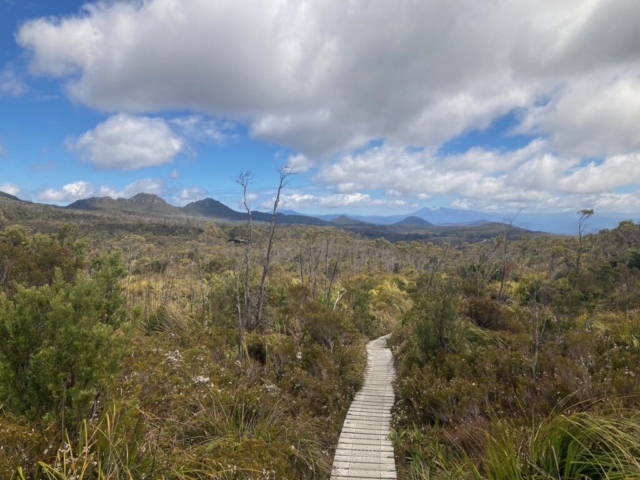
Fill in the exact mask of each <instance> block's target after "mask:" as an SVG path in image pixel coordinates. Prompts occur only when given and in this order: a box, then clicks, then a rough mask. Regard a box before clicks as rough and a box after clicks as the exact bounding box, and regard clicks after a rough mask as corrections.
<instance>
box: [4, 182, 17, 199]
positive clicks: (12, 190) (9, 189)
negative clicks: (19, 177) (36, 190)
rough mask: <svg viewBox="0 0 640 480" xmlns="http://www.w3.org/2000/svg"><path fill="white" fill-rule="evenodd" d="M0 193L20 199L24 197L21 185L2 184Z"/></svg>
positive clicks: (12, 183)
mask: <svg viewBox="0 0 640 480" xmlns="http://www.w3.org/2000/svg"><path fill="white" fill-rule="evenodd" d="M0 192H4V193H8V194H9V195H13V196H14V197H20V196H21V195H22V190H21V189H20V185H18V184H17V183H14V182H6V183H0Z"/></svg>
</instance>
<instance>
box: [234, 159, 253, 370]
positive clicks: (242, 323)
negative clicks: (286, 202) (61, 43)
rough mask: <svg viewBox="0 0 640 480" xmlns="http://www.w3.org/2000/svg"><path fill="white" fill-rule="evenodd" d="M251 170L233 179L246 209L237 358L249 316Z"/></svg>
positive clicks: (240, 271) (237, 299) (238, 286)
mask: <svg viewBox="0 0 640 480" xmlns="http://www.w3.org/2000/svg"><path fill="white" fill-rule="evenodd" d="M253 177H254V174H253V173H252V172H251V170H245V171H243V172H240V174H238V176H237V177H236V179H235V181H236V183H237V184H238V185H240V186H241V187H242V203H243V205H244V208H245V210H246V211H247V238H246V241H245V243H244V259H243V262H242V264H241V266H240V268H239V272H238V275H237V276H236V311H237V314H238V358H242V352H243V347H242V344H243V335H244V329H245V327H246V325H247V323H248V320H249V318H250V316H251V285H250V281H249V280H250V275H251V244H252V241H253V217H252V216H251V208H250V207H249V202H248V199H247V189H248V188H249V184H250V183H251V180H252V179H253ZM243 269H244V305H241V304H240V275H242V270H243Z"/></svg>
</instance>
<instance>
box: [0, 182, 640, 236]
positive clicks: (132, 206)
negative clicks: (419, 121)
mask: <svg viewBox="0 0 640 480" xmlns="http://www.w3.org/2000/svg"><path fill="white" fill-rule="evenodd" d="M0 200H4V201H16V202H21V201H22V200H20V199H19V198H18V197H16V196H14V195H10V194H8V193H4V192H0ZM65 208H68V209H73V210H96V211H105V212H114V213H115V212H121V213H125V214H142V215H145V214H146V215H158V216H185V215H186V216H200V217H207V218H211V219H214V220H228V221H245V220H246V219H247V213H246V212H239V211H236V210H233V209H231V208H229V207H228V206H226V205H224V204H223V203H221V202H219V201H217V200H214V199H212V198H205V199H203V200H198V201H196V202H192V203H190V204H188V205H186V206H184V207H176V206H174V205H170V204H169V203H167V202H166V201H165V200H163V199H162V198H160V197H158V196H157V195H152V194H149V193H139V194H137V195H135V196H134V197H131V198H128V199H124V198H117V199H114V198H111V197H92V198H87V199H83V200H78V201H76V202H73V203H72V204H70V205H68V206H67V207H65ZM514 215H515V214H513V213H503V212H502V213H501V212H480V211H475V210H463V209H454V208H421V209H420V210H418V211H416V212H413V213H411V214H407V215H389V216H382V215H371V216H366V215H346V214H335V215H306V214H301V213H298V212H296V211H293V210H282V211H281V212H280V213H278V215H277V217H278V222H279V223H283V224H301V225H333V226H338V227H346V228H357V227H359V228H362V227H366V226H367V225H368V226H371V227H372V228H373V226H374V225H379V226H389V227H398V228H400V227H402V228H403V229H404V230H406V229H414V230H416V229H428V228H430V227H436V226H437V227H443V226H448V227H480V226H483V225H487V224H494V223H504V222H505V221H506V222H509V221H511V220H512V219H513V217H514ZM252 217H253V219H254V220H255V221H259V222H268V221H269V220H270V218H271V214H270V213H265V212H259V211H253V212H252ZM623 220H633V221H635V222H638V221H640V213H638V214H635V213H634V214H631V213H616V212H607V213H603V214H599V213H598V212H596V213H595V214H594V215H593V216H592V217H591V218H590V219H589V221H588V226H587V231H589V232H594V231H598V230H601V229H603V228H614V227H616V226H617V225H618V223H620V222H621V221H623ZM513 225H514V226H517V227H520V228H523V229H527V230H533V231H538V232H548V233H556V234H568V235H574V234H576V233H577V229H578V216H577V215H576V212H563V213H532V212H524V211H523V212H520V213H519V214H518V215H517V216H516V218H515V220H513Z"/></svg>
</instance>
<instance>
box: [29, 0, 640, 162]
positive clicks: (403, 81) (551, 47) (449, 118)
mask: <svg viewBox="0 0 640 480" xmlns="http://www.w3.org/2000/svg"><path fill="white" fill-rule="evenodd" d="M390 19H392V20H393V21H390ZM638 23H640V18H639V14H638V9H637V8H635V7H634V5H633V2H629V0H594V1H591V2H583V1H581V0H567V1H563V2H557V1H555V0H541V1H538V2H528V1H525V0H516V1H514V2H475V1H473V0H457V1H453V2H452V1H449V0H436V1H432V2H387V1H384V0H376V1H374V2H373V3H372V2H371V1H368V0H356V1H353V2H343V1H341V0H326V1H322V2H317V1H311V0H303V1H299V2H291V1H287V0H265V1H263V2H259V4H255V2H250V1H249V0H238V1H235V2H221V1H204V0H198V1H186V0H150V1H145V2H99V3H94V4H86V5H85V6H83V7H82V9H81V11H80V12H79V13H77V14H76V15H70V16H66V17H63V18H39V19H34V20H31V21H28V22H26V23H25V24H23V25H22V26H21V28H20V29H19V31H18V32H17V35H16V38H17V41H18V43H19V44H20V45H22V46H23V47H24V48H25V49H27V50H28V51H29V52H30V68H31V71H32V72H34V73H36V74H42V75H51V76H55V77H60V78H63V79H65V82H66V89H67V92H68V94H69V96H70V97H71V98H72V99H74V100H75V101H79V102H82V103H85V104H87V105H90V106H93V107H96V108H99V109H102V110H107V111H114V110H115V111H126V112H148V111H158V110H167V109H178V108H187V109H189V108H192V109H198V110H199V109H205V110H206V111H208V112H209V113H210V114H212V115H218V116H225V117H232V118H236V119H240V120H242V121H244V122H247V123H248V124H249V125H250V132H251V133H252V134H253V135H255V136H257V137H260V138H266V139H268V140H272V141H275V142H278V143H281V144H286V145H288V146H291V147H293V148H296V149H298V150H299V151H302V152H304V153H307V154H318V153H321V152H328V151H329V152H331V151H336V150H344V149H348V148H351V147H353V146H355V145H359V144H362V143H364V142H366V141H368V140H370V139H373V138H386V139H388V140H389V141H390V142H392V143H393V142H399V143H403V144H412V145H433V144H438V143H440V142H442V141H444V140H446V139H448V138H450V137H452V136H455V135H457V134H459V133H461V132H464V131H467V130H469V129H474V128H483V127H486V126H488V125H489V124H490V123H491V121H492V120H493V119H495V118H496V117H498V116H501V115H504V114H505V113H507V112H509V111H512V110H513V109H514V108H521V109H525V110H529V109H532V111H535V121H534V122H533V124H535V125H536V126H537V127H538V129H539V130H540V131H545V132H546V131H549V130H553V131H552V132H550V133H551V135H554V134H555V129H554V125H558V124H564V123H563V120H562V112H563V109H564V108H566V109H570V106H571V105H573V104H574V103H575V102H579V100H574V99H573V97H572V95H573V96H575V98H576V99H578V97H584V98H588V99H589V102H587V103H590V101H591V100H593V98H592V97H589V93H590V91H591V90H590V87H589V86H588V85H586V86H582V87H580V86H579V83H580V82H581V81H584V79H588V78H589V76H590V75H591V74H592V73H593V72H594V71H598V72H604V73H605V74H603V75H602V76H601V78H600V80H599V81H600V82H601V84H600V85H598V86H597V87H598V88H607V89H609V90H610V95H612V96H613V97H614V98H622V97H624V96H625V95H627V94H629V92H631V93H632V94H633V95H634V96H635V98H637V96H636V93H635V88H636V87H635V85H633V80H632V78H634V76H635V77H637V74H638V72H639V67H638V63H639V60H640V51H638V49H637V48H636V46H637V45H638V43H639V42H640V33H638V32H639V31H640V29H638V28H637V25H638ZM610 25H616V28H615V29H611V28H610ZM202 45H215V46H216V48H212V49H208V50H207V51H206V52H204V51H203V49H202ZM616 72H617V73H620V72H623V73H624V74H625V76H626V77H627V80H626V82H627V83H626V85H625V84H624V82H623V83H620V82H621V80H619V79H618V77H617V76H616V75H615V73H616ZM574 83H576V85H574ZM562 86H567V87H568V88H567V89H560V87H562ZM625 89H626V90H625ZM554 92H559V93H558V95H559V97H558V98H557V99H555V100H554V105H555V107H552V108H549V109H542V110H539V109H537V108H536V105H538V104H539V101H540V100H541V99H543V98H546V97H547V96H548V95H550V94H552V93H554ZM625 92H626V93H625ZM565 97H566V98H565ZM601 102H602V103H605V102H604V100H602V101H601ZM632 103H633V102H632ZM615 105H616V106H618V104H617V103H616V104H615ZM620 106H621V107H622V108H620V109H615V108H613V107H606V105H604V106H603V107H602V108H603V109H604V110H606V112H607V114H610V115H611V116H613V117H614V120H615V124H618V123H620V122H622V121H624V120H626V119H628V118H629V117H632V118H635V119H637V112H636V107H635V106H634V105H633V104H622V105H620ZM582 112H583V114H584V115H585V116H586V117H587V120H588V122H587V126H586V127H581V128H595V124H598V126H600V127H602V128H603V130H602V132H601V137H602V138H606V137H607V135H608V133H607V132H610V131H611V130H613V128H614V127H613V125H612V124H611V123H608V122H605V121H602V120H598V119H597V118H596V117H597V116H598V115H599V114H600V113H601V112H600V109H598V108H596V109H594V110H593V111H589V110H588V109H586V108H583V109H582ZM192 120H193V119H192ZM190 121H191V120H190ZM529 123H532V121H530V122H529ZM569 123H571V122H569ZM599 123H601V125H600V124H599ZM569 126H570V125H569ZM214 130H216V131H217V130H219V129H214ZM578 133H579V132H578ZM576 135H577V133H576ZM214 136H215V135H214ZM567 136H568V137H569V138H568V139H567V140H566V142H567V143H568V144H571V143H572V141H571V138H572V135H571V134H570V133H566V132H565V133H562V134H559V140H558V141H559V143H561V144H562V143H563V140H562V139H563V138H564V137H567ZM634 141H635V140H634ZM597 143H598V145H597V147H596V150H598V149H599V150H602V148H603V147H602V145H600V144H599V143H600V142H597ZM583 148H584V149H589V146H588V145H586V146H583Z"/></svg>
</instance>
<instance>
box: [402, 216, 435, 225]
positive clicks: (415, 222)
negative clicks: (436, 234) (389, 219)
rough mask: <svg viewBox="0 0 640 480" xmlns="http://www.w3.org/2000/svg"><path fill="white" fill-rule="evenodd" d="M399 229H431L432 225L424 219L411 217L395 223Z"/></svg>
mask: <svg viewBox="0 0 640 480" xmlns="http://www.w3.org/2000/svg"><path fill="white" fill-rule="evenodd" d="M394 225H396V226H399V227H430V226H431V225H433V224H432V223H429V222H427V221H426V220H425V219H424V218H420V217H414V216H409V217H407V218H405V219H404V220H400V221H399V222H396V223H394Z"/></svg>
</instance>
